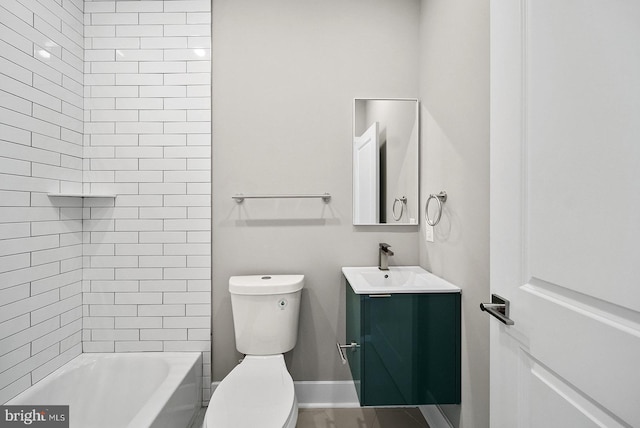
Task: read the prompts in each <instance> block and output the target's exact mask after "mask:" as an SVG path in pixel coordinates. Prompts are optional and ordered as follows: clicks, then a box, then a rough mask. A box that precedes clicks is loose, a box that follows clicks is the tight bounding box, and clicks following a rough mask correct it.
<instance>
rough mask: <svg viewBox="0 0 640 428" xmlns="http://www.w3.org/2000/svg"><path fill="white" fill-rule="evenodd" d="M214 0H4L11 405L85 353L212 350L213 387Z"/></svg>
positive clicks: (5, 334)
mask: <svg viewBox="0 0 640 428" xmlns="http://www.w3.org/2000/svg"><path fill="white" fill-rule="evenodd" d="M83 8H84V10H83ZM210 9H211V4H210V1H209V0H195V1H194V0H167V1H162V0H154V1H138V0H133V1H128V0H122V1H121V0H118V1H91V0H86V1H85V2H84V3H83V1H81V0H70V1H62V2H60V1H50V0H30V1H28V2H25V1H23V0H3V1H2V3H1V4H0V403H3V402H5V401H6V400H8V399H10V398H11V397H13V396H14V395H16V394H18V393H19V392H21V391H22V390H24V389H26V388H28V387H29V386H30V385H32V384H33V383H35V382H37V381H38V380H40V379H41V378H42V377H44V376H46V375H47V374H49V373H50V372H52V371H54V370H55V369H56V368H58V367H60V366H61V365H63V364H64V363H66V362H67V361H69V360H70V359H72V358H73V357H75V356H76V355H78V354H79V353H80V352H82V351H83V352H137V351H202V352H203V353H204V358H203V361H204V367H203V388H204V390H203V400H204V401H205V403H206V402H207V401H208V397H209V395H210V390H209V385H210V382H211V375H210V373H211V367H210V364H209V361H210V343H211V342H210V321H209V320H210V310H211V304H210V290H211V274H210V243H211V234H210V230H211V225H210V207H211V179H210V177H211V173H210V169H211V166H210V153H211V129H210V128H211V122H210V103H211V97H210V78H211V75H210V29H209V24H210ZM48 192H66V193H75V192H86V193H112V194H117V195H118V196H117V197H116V198H115V199H113V198H97V199H93V198H91V199H90V198H85V199H84V200H82V199H79V198H69V197H55V198H52V197H48V196H47V193H48Z"/></svg>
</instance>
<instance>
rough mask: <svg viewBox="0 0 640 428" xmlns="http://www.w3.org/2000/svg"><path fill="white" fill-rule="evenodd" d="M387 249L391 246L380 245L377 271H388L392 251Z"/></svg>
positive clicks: (382, 243)
mask: <svg viewBox="0 0 640 428" xmlns="http://www.w3.org/2000/svg"><path fill="white" fill-rule="evenodd" d="M389 248H391V245H389V244H385V243H384V242H381V243H380V251H378V269H380V270H389V256H393V251H391V250H390V249H389Z"/></svg>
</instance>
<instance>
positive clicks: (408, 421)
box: [296, 407, 429, 428]
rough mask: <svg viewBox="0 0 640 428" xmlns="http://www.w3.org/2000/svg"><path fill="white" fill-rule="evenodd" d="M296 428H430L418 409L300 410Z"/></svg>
mask: <svg viewBox="0 0 640 428" xmlns="http://www.w3.org/2000/svg"><path fill="white" fill-rule="evenodd" d="M296 428H429V425H428V424H427V421H425V420H424V417H423V416H422V413H420V410H418V409H417V408H415V407H414V408H369V407H368V408H360V407H357V408H353V409H299V411H298V424H297V425H296Z"/></svg>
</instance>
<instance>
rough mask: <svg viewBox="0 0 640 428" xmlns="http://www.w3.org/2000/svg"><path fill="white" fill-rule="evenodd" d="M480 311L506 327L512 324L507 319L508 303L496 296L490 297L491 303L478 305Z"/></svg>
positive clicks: (510, 320)
mask: <svg viewBox="0 0 640 428" xmlns="http://www.w3.org/2000/svg"><path fill="white" fill-rule="evenodd" d="M480 310H481V311H484V312H487V313H489V315H492V316H494V317H495V318H497V319H498V320H500V322H502V323H504V324H506V325H513V324H514V322H513V320H512V319H511V318H509V301H508V300H507V299H505V298H504V297H500V296H498V295H497V294H492V295H491V303H480Z"/></svg>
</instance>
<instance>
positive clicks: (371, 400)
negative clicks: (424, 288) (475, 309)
mask: <svg viewBox="0 0 640 428" xmlns="http://www.w3.org/2000/svg"><path fill="white" fill-rule="evenodd" d="M346 290H347V299H346V310H347V317H346V326H347V336H346V339H347V343H348V344H349V343H356V344H358V345H359V346H357V347H353V348H350V349H346V350H345V353H346V356H347V359H348V361H349V367H350V369H351V374H352V376H353V379H354V382H355V385H356V390H357V392H358V398H359V399H360V404H361V405H362V406H381V405H419V404H458V403H460V293H406V294H404V293H398V294H386V295H376V294H371V295H370V294H356V293H355V292H354V291H353V290H352V288H351V287H350V286H349V284H348V282H347V286H346Z"/></svg>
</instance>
